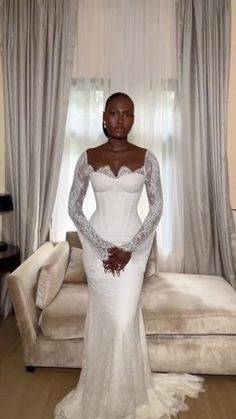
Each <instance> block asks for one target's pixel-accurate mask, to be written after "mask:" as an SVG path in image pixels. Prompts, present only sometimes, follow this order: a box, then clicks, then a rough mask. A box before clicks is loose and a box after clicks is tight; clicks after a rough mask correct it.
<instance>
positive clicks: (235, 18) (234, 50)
mask: <svg viewBox="0 0 236 419" xmlns="http://www.w3.org/2000/svg"><path fill="white" fill-rule="evenodd" d="M231 4H232V27H231V63H230V79H229V102H228V106H229V107H228V144H227V149H228V162H229V182H230V199H231V206H232V208H236V113H235V109H236V0H231Z"/></svg>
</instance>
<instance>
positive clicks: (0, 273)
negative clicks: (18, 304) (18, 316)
mask: <svg viewBox="0 0 236 419" xmlns="http://www.w3.org/2000/svg"><path fill="white" fill-rule="evenodd" d="M19 265H20V249H19V247H17V246H14V245H12V244H9V245H8V248H7V250H5V251H4V252H0V282H1V283H0V314H2V312H3V311H4V307H1V306H2V305H3V306H6V305H5V304H4V303H3V294H4V298H6V301H7V304H8V306H9V305H10V303H9V298H7V282H6V280H5V278H4V274H7V273H10V272H13V271H14V270H15V269H16V268H17V267H18V266H19ZM2 279H4V280H3V281H2ZM10 310H11V309H10Z"/></svg>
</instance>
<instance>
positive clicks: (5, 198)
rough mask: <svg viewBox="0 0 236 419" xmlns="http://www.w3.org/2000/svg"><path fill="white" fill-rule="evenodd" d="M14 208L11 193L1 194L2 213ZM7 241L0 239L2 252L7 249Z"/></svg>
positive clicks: (0, 208)
mask: <svg viewBox="0 0 236 419" xmlns="http://www.w3.org/2000/svg"><path fill="white" fill-rule="evenodd" d="M12 210H13V203H12V199H11V195H9V194H0V213H5V212H10V211H12ZM7 247H8V246H7V243H6V242H4V241H0V252H5V251H6V250H7Z"/></svg>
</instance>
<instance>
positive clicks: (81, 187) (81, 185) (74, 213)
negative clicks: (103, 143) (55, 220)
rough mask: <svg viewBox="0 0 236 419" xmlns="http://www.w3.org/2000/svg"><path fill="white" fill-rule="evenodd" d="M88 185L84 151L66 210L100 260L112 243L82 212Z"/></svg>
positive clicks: (106, 255) (75, 174) (105, 255)
mask: <svg viewBox="0 0 236 419" xmlns="http://www.w3.org/2000/svg"><path fill="white" fill-rule="evenodd" d="M88 185H89V174H88V167H87V157H86V152H84V153H82V154H81V156H80V158H79V160H78V162H77V164H76V168H75V173H74V179H73V183H72V186H71V190H70V196H69V205H68V212H69V215H70V217H71V219H72V221H73V222H74V224H75V226H76V228H77V230H78V231H81V233H83V234H84V236H85V237H86V238H87V239H88V240H89V241H90V242H91V243H92V245H93V246H95V248H96V249H97V252H98V255H99V257H100V259H101V260H105V259H107V257H108V252H107V249H108V248H109V247H114V244H112V243H110V242H108V241H106V240H104V239H102V237H100V236H99V235H98V234H97V232H96V230H95V229H94V228H93V227H92V225H91V224H90V222H89V221H88V220H87V218H86V217H85V215H84V213H83V202H84V198H85V195H86V192H87V189H88Z"/></svg>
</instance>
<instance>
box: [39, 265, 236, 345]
mask: <svg viewBox="0 0 236 419" xmlns="http://www.w3.org/2000/svg"><path fill="white" fill-rule="evenodd" d="M87 303H88V288H87V284H83V283H80V284H79V283H78V284H63V285H62V287H61V289H60V291H59V293H58V294H57V296H56V298H55V299H54V300H53V301H52V302H51V303H50V304H49V305H48V306H47V307H46V308H45V309H44V310H43V312H42V314H41V318H40V327H41V329H42V332H43V334H44V335H45V336H46V337H48V338H49V339H69V338H81V337H83V336H84V325H85V316H86V310H87ZM142 308H143V314H144V321H145V328H146V334H147V335H163V336H164V335H206V334H207V335H217V334H219V335H226V334H232V335H234V334H235V335H236V292H235V291H234V290H233V289H232V287H231V285H229V284H228V283H227V282H226V281H225V280H224V279H223V278H222V277H218V276H209V275H190V274H175V273H161V274H160V275H159V276H157V277H155V278H154V277H152V278H151V279H149V280H147V281H146V282H145V283H144V286H143V291H142Z"/></svg>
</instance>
